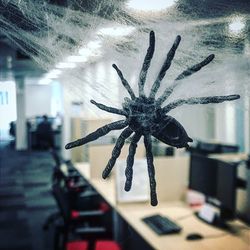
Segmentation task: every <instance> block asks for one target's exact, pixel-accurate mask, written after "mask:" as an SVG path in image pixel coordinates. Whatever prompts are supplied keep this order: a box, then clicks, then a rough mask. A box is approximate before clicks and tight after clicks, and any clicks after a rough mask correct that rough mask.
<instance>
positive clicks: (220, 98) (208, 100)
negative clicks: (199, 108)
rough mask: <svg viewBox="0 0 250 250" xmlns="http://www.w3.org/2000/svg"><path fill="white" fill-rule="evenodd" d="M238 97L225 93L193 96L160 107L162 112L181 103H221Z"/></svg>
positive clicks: (238, 96)
mask: <svg viewBox="0 0 250 250" xmlns="http://www.w3.org/2000/svg"><path fill="white" fill-rule="evenodd" d="M239 98H240V95H226V96H207V97H193V98H188V99H179V100H176V101H174V102H171V103H169V104H168V105H167V106H165V107H164V108H162V111H163V112H164V113H167V112H169V111H170V110H172V109H174V108H176V107H179V106H181V105H183V104H189V105H193V104H208V103H221V102H225V101H233V100H236V99H239Z"/></svg>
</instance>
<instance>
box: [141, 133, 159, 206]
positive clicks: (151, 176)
mask: <svg viewBox="0 0 250 250" xmlns="http://www.w3.org/2000/svg"><path fill="white" fill-rule="evenodd" d="M144 145H145V148H146V157H147V163H148V176H149V183H150V198H151V205H152V206H157V204H158V200H157V194H156V181H155V167H154V162H153V161H154V157H153V153H152V141H151V136H150V135H148V134H147V135H144Z"/></svg>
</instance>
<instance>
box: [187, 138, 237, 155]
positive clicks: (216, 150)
mask: <svg viewBox="0 0 250 250" xmlns="http://www.w3.org/2000/svg"><path fill="white" fill-rule="evenodd" d="M189 151H191V152H192V153H196V154H203V155H208V154H222V153H236V152H238V151H239V146H237V145H229V144H221V143H211V142H204V141H196V143H194V145H193V146H191V147H190V149H189Z"/></svg>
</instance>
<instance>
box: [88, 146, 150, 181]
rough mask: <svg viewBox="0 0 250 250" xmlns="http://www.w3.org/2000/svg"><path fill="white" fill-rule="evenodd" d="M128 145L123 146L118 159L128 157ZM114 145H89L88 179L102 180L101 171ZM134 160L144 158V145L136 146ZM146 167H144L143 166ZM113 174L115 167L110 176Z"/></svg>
mask: <svg viewBox="0 0 250 250" xmlns="http://www.w3.org/2000/svg"><path fill="white" fill-rule="evenodd" d="M129 145H130V144H125V145H124V147H123V148H122V151H121V154H120V156H119V159H126V158H127V156H128V149H129ZM114 146H115V144H109V145H90V146H89V163H90V177H91V178H98V179H99V178H102V171H103V169H104V168H105V167H106V165H107V163H108V161H109V159H110V158H111V154H112V150H113V148H114ZM135 158H136V159H141V158H145V147H144V144H138V147H137V149H136V154H135ZM145 167H146V166H145ZM114 173H115V166H114V168H113V170H112V172H111V175H112V174H114Z"/></svg>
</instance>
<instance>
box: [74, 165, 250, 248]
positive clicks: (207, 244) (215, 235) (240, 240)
mask: <svg viewBox="0 0 250 250" xmlns="http://www.w3.org/2000/svg"><path fill="white" fill-rule="evenodd" d="M75 167H76V168H77V169H78V170H79V172H80V173H81V174H82V175H83V176H84V178H85V179H86V180H88V181H89V183H90V184H91V185H92V186H93V187H94V188H95V189H96V191H97V192H99V193H100V195H101V196H102V197H103V198H104V199H105V200H106V201H107V202H108V203H109V204H110V205H111V206H112V207H113V208H114V209H115V210H116V211H117V212H118V213H119V215H120V216H121V217H122V218H123V219H124V220H125V221H126V222H127V223H128V224H129V225H130V226H131V227H132V228H133V229H134V230H135V231H136V232H137V233H138V234H139V235H140V236H141V237H142V238H143V239H144V240H145V241H146V242H147V243H148V244H149V245H150V246H151V247H152V248H153V249H158V250H191V249H192V250H250V230H237V234H235V235H232V234H229V233H225V232H224V231H222V230H219V229H216V228H214V227H212V226H210V225H208V224H206V223H204V222H202V221H200V220H199V219H198V218H196V217H195V216H194V215H193V211H192V210H191V209H190V208H189V207H188V206H186V205H185V204H184V203H182V202H161V203H160V204H159V205H158V206H157V207H151V205H150V204H149V202H147V203H126V204H117V203H116V194H115V182H114V178H112V177H111V178H109V179H107V180H102V179H91V178H90V169H89V165H88V164H76V165H75ZM156 213H160V214H162V215H165V216H167V217H169V218H170V219H173V220H177V223H178V224H179V225H180V226H181V227H182V228H183V229H182V231H181V233H179V234H174V235H166V236H158V235H157V234H155V233H154V232H153V231H152V230H151V229H150V228H149V227H148V226H147V225H146V224H144V223H143V222H142V221H141V219H142V218H143V217H145V216H150V215H152V214H156ZM233 225H234V226H235V228H237V227H242V226H243V224H242V223H241V222H239V221H234V222H233ZM193 232H198V233H200V234H202V235H203V236H204V237H205V238H204V239H203V240H200V241H187V240H186V239H185V238H186V235H188V234H189V233H193ZM206 237H207V238H206ZM209 237H211V238H209Z"/></svg>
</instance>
